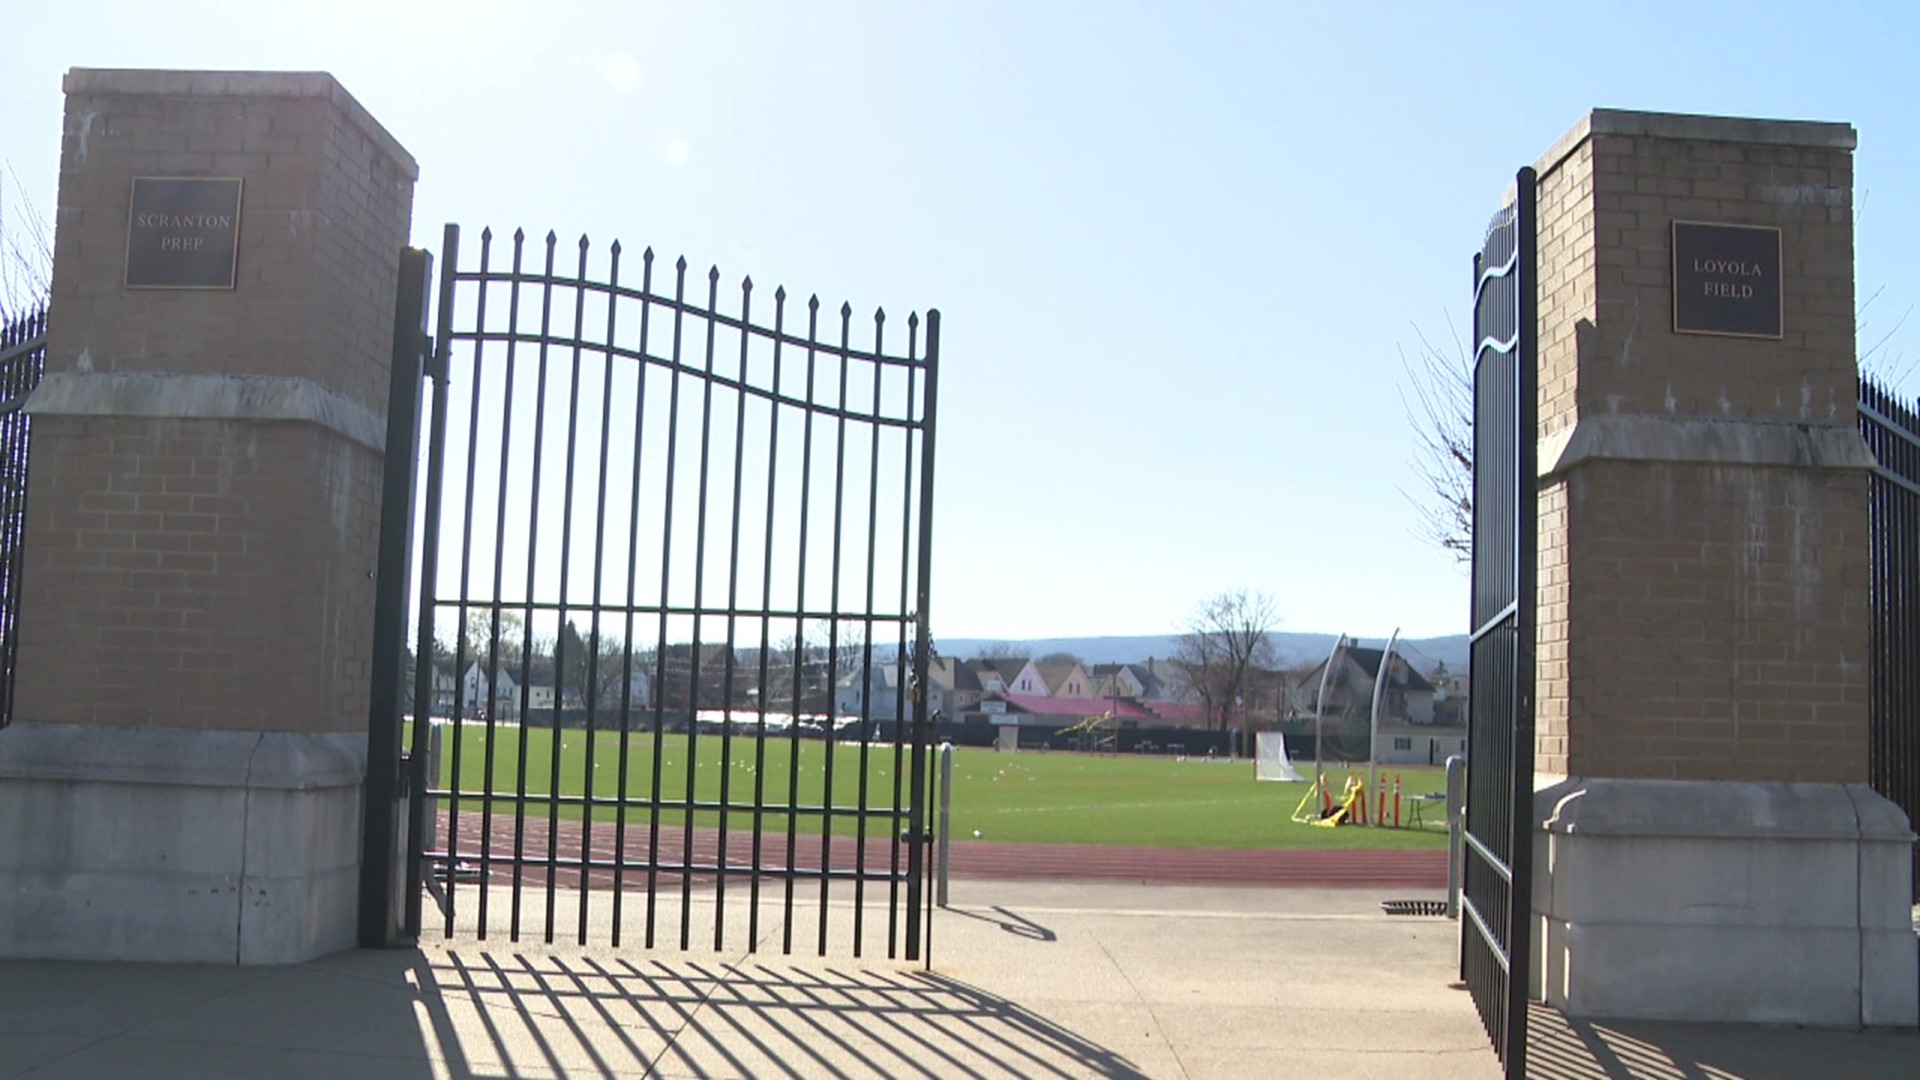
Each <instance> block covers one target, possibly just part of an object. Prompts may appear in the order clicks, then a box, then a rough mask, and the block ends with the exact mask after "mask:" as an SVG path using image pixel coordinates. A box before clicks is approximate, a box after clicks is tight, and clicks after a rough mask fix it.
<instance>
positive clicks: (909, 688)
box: [887, 311, 932, 960]
mask: <svg viewBox="0 0 1920 1080" xmlns="http://www.w3.org/2000/svg"><path fill="white" fill-rule="evenodd" d="M919 363H920V313H919V312H917V311H911V312H908V313H907V364H906V368H907V397H906V402H905V408H904V410H903V415H902V417H901V419H903V420H905V421H906V424H905V425H904V426H903V427H902V428H901V429H900V446H901V450H902V454H901V457H902V461H901V465H900V484H901V486H900V599H899V602H898V603H897V604H896V605H895V607H894V609H893V610H894V611H895V613H897V614H898V615H899V616H900V620H899V626H898V627H897V629H898V631H899V639H898V642H897V643H896V645H895V646H894V652H893V660H894V666H895V668H896V669H897V675H898V677H897V678H896V680H895V681H896V682H897V683H898V687H897V689H896V691H895V693H894V695H893V766H892V772H893V802H892V803H891V804H889V805H891V806H892V808H893V817H892V819H891V820H890V821H888V823H887V825H888V827H889V828H891V829H892V830H893V843H892V844H891V845H889V852H890V854H891V855H892V858H891V859H890V860H889V861H888V863H887V873H888V879H889V882H888V888H887V959H889V960H892V959H895V958H897V957H898V956H899V955H900V941H899V936H900V924H901V921H902V920H901V911H900V846H901V844H903V843H906V844H914V843H918V842H919V841H918V840H917V839H915V838H914V837H913V834H912V833H911V832H910V831H908V830H907V828H906V825H907V822H906V821H905V820H904V815H903V814H902V813H901V809H902V808H901V805H900V798H901V796H902V795H904V794H905V793H906V792H907V791H908V790H909V788H908V785H907V782H906V777H904V776H902V775H901V772H902V769H903V768H904V766H905V765H906V759H905V757H904V755H905V753H906V747H907V742H908V739H909V733H910V730H911V729H910V728H909V727H908V725H907V710H908V709H910V708H911V707H912V699H913V697H914V696H916V695H920V694H931V693H932V690H931V687H930V684H927V683H921V682H918V681H916V678H915V677H914V676H913V675H912V673H911V669H910V668H909V666H908V665H909V664H910V663H911V661H910V660H909V659H908V654H907V641H908V636H907V617H906V615H907V611H908V610H909V609H908V606H907V605H909V604H911V603H912V602H913V597H912V596H911V595H910V594H909V593H908V591H907V590H908V587H909V585H910V584H911V583H912V578H913V464H914V450H913V429H914V424H915V417H914V413H915V409H914V393H915V392H916V391H917V390H919V388H920V385H919V379H918V375H919Z"/></svg>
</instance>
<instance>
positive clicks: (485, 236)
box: [448, 229, 520, 941]
mask: <svg viewBox="0 0 1920 1080" xmlns="http://www.w3.org/2000/svg"><path fill="white" fill-rule="evenodd" d="M492 252H493V230H492V229H486V230H483V231H482V232H481V233H480V291H481V293H482V295H484V294H486V293H487V292H490V291H492V284H493V278H492V277H491V276H489V274H488V264H489V260H490V259H491V257H492ZM480 329H482V330H484V329H485V327H484V326H481V327H480ZM519 340H520V237H519V234H517V233H516V234H515V235H514V241H513V272H512V274H511V275H510V276H509V277H508V278H507V355H506V364H505V369H504V371H503V373H502V376H501V381H500V478H499V486H498V487H497V488H495V489H494V523H493V592H492V593H491V594H490V595H489V596H488V611H487V667H486V670H485V671H484V672H482V673H481V678H483V679H485V680H486V687H487V690H486V693H487V704H486V711H487V722H486V729H485V733H484V734H483V735H482V739H483V740H484V741H483V742H482V743H481V745H482V746H483V747H484V748H485V749H484V750H483V752H482V753H481V755H480V756H481V759H482V763H481V767H480V771H481V772H482V773H484V774H485V781H484V782H485V784H486V789H487V799H486V801H485V802H484V803H482V804H481V805H480V911H479V914H478V916H477V917H476V921H477V922H478V935H477V936H478V937H479V939H480V940H481V941H485V940H487V917H488V907H489V901H490V900H491V899H492V896H493V805H494V803H495V802H497V801H498V798H497V797H498V796H500V795H503V794H504V791H503V790H502V789H501V788H500V787H499V786H498V780H499V774H498V773H497V772H496V766H497V765H498V764H499V744H500V738H501V736H500V616H501V614H502V611H501V606H500V602H501V600H502V598H503V597H504V595H505V589H506V569H507V551H506V547H505V544H504V538H505V536H506V535H507V467H508V464H509V461H510V458H511V454H512V450H513V368H514V359H515V357H516V355H517V352H518V350H517V348H516V346H517V345H518V343H519ZM479 350H480V345H479V343H477V342H476V343H475V344H474V353H475V356H478V355H479ZM476 366H477V365H476ZM474 381H475V382H476V383H478V382H479V373H478V372H477V371H476V372H475V375H474ZM519 854H520V853H519V851H518V850H517V849H516V850H515V851H514V852H513V855H512V857H514V858H518V857H519ZM448 933H449V934H451V933H452V926H451V925H449V926H448Z"/></svg>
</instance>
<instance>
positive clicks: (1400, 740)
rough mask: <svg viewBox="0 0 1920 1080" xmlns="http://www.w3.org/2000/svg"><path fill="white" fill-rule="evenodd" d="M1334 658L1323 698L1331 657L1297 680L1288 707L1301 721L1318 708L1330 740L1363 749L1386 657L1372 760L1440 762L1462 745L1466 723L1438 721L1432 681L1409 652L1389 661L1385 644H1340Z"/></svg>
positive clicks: (1295, 719)
mask: <svg viewBox="0 0 1920 1080" xmlns="http://www.w3.org/2000/svg"><path fill="white" fill-rule="evenodd" d="M1331 659H1332V663H1333V667H1332V669H1331V670H1330V671H1328V674H1327V678H1326V683H1325V685H1326V696H1325V699H1324V701H1322V700H1320V687H1321V673H1322V671H1323V670H1327V663H1328V662H1327V661H1321V662H1320V663H1319V664H1316V665H1314V666H1313V667H1312V668H1309V669H1308V670H1307V671H1306V672H1305V673H1303V674H1302V675H1300V676H1299V677H1298V679H1297V680H1295V682H1294V686H1293V694H1292V696H1291V708H1290V712H1291V713H1292V719H1293V723H1294V724H1295V725H1296V726H1297V727H1301V728H1306V729H1310V728H1311V726H1312V724H1313V723H1314V718H1315V715H1316V710H1317V711H1318V715H1319V717H1320V723H1321V725H1322V730H1323V732H1324V734H1325V735H1326V737H1327V738H1328V740H1329V742H1330V743H1334V742H1339V743H1345V744H1347V746H1348V747H1349V748H1350V749H1353V750H1355V751H1357V752H1358V753H1360V754H1365V753H1366V750H1367V739H1368V736H1369V735H1370V734H1371V731H1372V728H1371V725H1372V722H1373V713H1372V709H1373V693H1374V683H1375V680H1376V679H1377V678H1378V677H1379V675H1380V671H1381V667H1382V664H1383V663H1384V664H1385V667H1386V672H1387V682H1386V685H1385V687H1384V690H1383V694H1382V697H1381V701H1380V726H1379V736H1380V745H1379V747H1378V748H1377V749H1376V752H1375V754H1374V760H1376V761H1379V762H1382V763H1384V764H1400V765H1416V764H1418V765H1425V764H1436V763H1438V762H1441V761H1445V760H1446V757H1447V755H1449V754H1453V753H1458V752H1460V751H1461V750H1462V749H1463V748H1464V745H1463V744H1464V740H1465V738H1466V729H1465V728H1464V727H1456V726H1454V725H1442V724H1436V723H1435V722H1434V719H1435V717H1434V702H1433V699H1434V687H1433V684H1432V683H1430V682H1428V681H1427V679H1426V677H1425V676H1423V675H1421V674H1420V673H1419V672H1418V671H1416V670H1414V667H1413V665H1412V664H1411V663H1409V662H1408V661H1407V659H1406V657H1404V656H1402V655H1400V654H1399V653H1397V652H1396V653H1395V654H1393V656H1392V658H1391V660H1390V661H1389V660H1388V659H1387V656H1386V653H1385V650H1382V649H1366V648H1360V647H1358V646H1354V647H1349V648H1345V649H1341V650H1339V651H1338V652H1337V653H1335V654H1334V656H1333V657H1332V658H1331Z"/></svg>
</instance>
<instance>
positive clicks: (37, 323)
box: [0, 307, 47, 727]
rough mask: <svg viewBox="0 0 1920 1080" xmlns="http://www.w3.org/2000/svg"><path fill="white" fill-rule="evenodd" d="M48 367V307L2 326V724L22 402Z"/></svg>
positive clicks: (23, 433)
mask: <svg viewBox="0 0 1920 1080" xmlns="http://www.w3.org/2000/svg"><path fill="white" fill-rule="evenodd" d="M46 370H47V310H46V308H44V307H42V308H41V309H40V310H38V311H33V312H29V313H27V314H26V315H25V316H22V317H21V318H18V319H15V320H14V321H12V322H9V323H6V324H4V325H0V727H6V726H7V725H8V724H10V723H12V722H13V684H14V673H15V665H16V661H17V659H18V657H19V655H20V635H19V622H20V571H21V567H22V566H23V565H24V562H23V559H22V555H23V554H24V552H23V545H22V541H23V539H24V537H25V532H26V525H27V452H28V450H29V449H30V447H31V444H32V437H33V420H32V418H31V417H29V416H28V415H27V413H26V410H25V409H24V408H23V407H22V406H24V405H25V404H26V401H27V395H28V394H30V393H32V392H33V388H34V387H36V386H38V385H40V376H41V375H42V374H44V373H45V372H46Z"/></svg>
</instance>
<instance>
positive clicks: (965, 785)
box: [440, 723, 1446, 849]
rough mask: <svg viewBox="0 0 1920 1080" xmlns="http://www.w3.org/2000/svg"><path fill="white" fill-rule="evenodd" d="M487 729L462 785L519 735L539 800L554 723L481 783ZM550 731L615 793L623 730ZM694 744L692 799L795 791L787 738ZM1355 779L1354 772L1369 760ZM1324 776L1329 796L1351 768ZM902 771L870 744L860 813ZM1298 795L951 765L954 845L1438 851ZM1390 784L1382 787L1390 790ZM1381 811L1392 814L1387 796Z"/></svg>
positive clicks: (839, 798)
mask: <svg viewBox="0 0 1920 1080" xmlns="http://www.w3.org/2000/svg"><path fill="white" fill-rule="evenodd" d="M484 735H485V728H484V727H483V726H481V725H478V724H472V723H470V724H467V725H465V726H464V729H463V733H462V742H461V745H460V748H459V759H460V760H459V768H460V784H459V787H460V790H461V791H463V792H479V791H481V790H484V789H486V788H488V787H491V789H492V790H493V791H496V792H512V791H516V790H519V785H520V783H521V780H520V777H519V768H518V767H519V762H520V760H521V756H522V751H521V739H522V736H523V735H524V737H525V750H524V757H525V761H526V777H525V781H524V782H525V790H526V791H527V792H528V793H529V795H533V796H544V795H546V794H547V793H548V792H549V790H551V787H552V778H553V765H554V757H553V744H554V732H553V731H552V730H551V729H547V728H528V729H521V728H516V727H511V726H501V727H500V728H499V729H498V731H497V735H496V742H495V747H494V761H493V780H492V783H491V784H488V783H486V782H485V781H484V777H485V775H486V757H485V741H484ZM560 735H561V738H560V743H561V746H560V761H559V765H560V784H559V790H560V791H561V792H562V793H563V794H565V795H573V796H577V795H581V794H584V793H586V791H587V788H588V785H589V784H591V786H592V794H593V795H594V796H595V797H597V798H614V797H616V796H617V794H618V792H619V790H620V766H621V755H620V740H619V735H618V734H617V733H609V732H605V731H601V732H597V733H595V735H594V737H593V739H592V743H593V757H592V761H591V762H589V761H588V757H587V744H588V738H587V733H586V732H585V731H581V730H567V731H563V732H561V733H560ZM660 745H661V748H662V753H661V755H660V786H659V790H660V794H661V797H662V798H663V799H665V800H668V801H674V800H681V799H684V798H685V797H686V790H687V774H688V769H687V763H688V745H689V740H688V738H687V737H686V736H684V735H667V736H664V737H663V738H662V739H661V743H660ZM697 746H698V758H697V759H696V760H695V761H694V763H693V770H692V772H693V790H694V798H695V800H696V801H699V802H713V801H718V800H719V799H720V797H721V783H722V779H723V777H724V778H725V779H726V782H727V783H728V784H729V786H730V790H729V792H728V798H729V801H731V802H733V803H735V804H738V803H743V802H751V801H752V800H753V798H754V791H755V784H756V782H758V783H759V784H760V785H761V789H762V790H761V798H762V799H764V800H765V801H766V802H769V803H784V802H785V801H787V799H788V798H789V794H790V792H791V791H792V790H794V789H793V785H791V784H790V776H791V774H790V772H789V768H790V763H791V761H792V758H791V744H789V743H788V742H787V740H785V739H777V740H776V739H769V740H768V742H767V745H766V751H765V757H764V759H763V760H756V752H755V743H754V741H753V740H752V739H751V738H745V737H740V736H736V737H735V738H734V739H733V744H732V747H731V753H730V755H728V756H730V757H731V759H732V763H731V767H724V762H725V757H723V754H722V743H721V738H720V736H719V735H717V734H702V735H700V736H699V738H698V741H697ZM828 752H829V748H828V744H826V743H825V742H822V741H819V740H803V741H801V742H800V743H799V772H798V779H799V783H798V793H799V801H800V802H801V803H803V804H809V805H821V804H823V803H824V802H826V801H827V799H826V797H827V790H828V789H827V783H828V763H829V762H828ZM832 755H833V757H832V762H831V764H832V800H831V801H832V805H834V806H836V807H843V808H849V809H850V808H853V807H856V806H858V805H859V804H860V767H861V765H860V747H859V746H858V745H857V744H856V745H847V744H840V745H837V746H834V747H833V748H832ZM590 765H591V767H589V766H590ZM626 766H627V787H626V790H627V792H628V795H629V797H630V798H645V797H646V796H647V795H648V794H649V793H650V792H651V791H652V790H653V786H652V785H653V769H654V741H653V737H652V736H651V735H650V734H649V735H641V734H637V733H636V734H634V735H632V736H630V738H629V740H628V747H627V756H626ZM453 767H454V746H453V742H452V738H451V735H449V737H448V738H447V740H446V742H445V744H444V746H443V749H442V756H441V770H440V773H441V775H440V785H441V786H445V785H446V784H447V783H448V781H449V780H450V779H451V778H452V770H453ZM1312 767H1313V766H1312V762H1305V763H1296V768H1300V769H1301V771H1302V772H1303V773H1307V774H1311V772H1312ZM1355 771H1356V772H1358V773H1359V774H1360V775H1362V776H1364V774H1365V766H1364V765H1362V766H1360V767H1358V768H1357V769H1356V770H1355ZM1328 772H1329V776H1330V780H1331V784H1332V786H1333V788H1334V790H1335V792H1336V793H1337V792H1338V791H1339V788H1340V785H1341V783H1342V782H1343V781H1344V780H1345V778H1346V775H1347V767H1346V766H1339V767H1336V768H1331V769H1329V770H1328ZM898 773H899V766H897V765H896V762H895V756H894V750H893V747H892V746H889V745H885V744H879V743H876V744H874V745H873V746H872V747H871V748H870V750H869V751H868V759H867V778H868V779H867V782H868V791H867V798H866V804H867V805H868V806H869V807H875V808H880V807H888V806H891V805H893V799H894V785H895V783H896V780H897V779H900V780H901V781H902V789H903V790H904V789H905V784H904V778H900V777H899V776H898ZM1396 774H1397V775H1398V776H1399V777H1400V779H1401V781H1402V786H1401V791H1402V797H1403V799H1404V798H1405V797H1407V796H1411V795H1415V794H1424V793H1429V792H1435V791H1439V790H1442V789H1443V788H1444V785H1445V777H1444V775H1443V773H1442V772H1441V770H1439V769H1433V768H1418V769H1415V768H1393V767H1387V766H1383V767H1382V768H1381V777H1382V779H1383V781H1385V782H1386V783H1387V784H1388V785H1391V782H1392V777H1393V776H1395V775H1396ZM1308 787H1309V785H1308V784H1292V783H1261V782H1258V781H1256V780H1255V779H1254V766H1253V764H1252V762H1248V761H1236V762H1228V761H1209V760H1204V759H1189V760H1184V761H1182V760H1176V759H1173V758H1167V757H1151V756H1142V755H1115V756H1102V755H1093V754H1074V753H1061V752H1048V753H1036V752H1027V753H1020V754H1002V753H998V752H996V751H994V750H991V749H986V748H974V747H962V748H960V749H959V750H957V751H956V755H955V760H954V779H953V836H954V839H955V841H956V842H966V841H969V840H971V839H973V838H974V832H975V830H978V832H979V834H980V837H979V838H980V839H983V840H992V841H1001V842H1009V841H1010V842H1017V843H1050V844H1120V845H1129V844H1130V845H1142V846H1150V847H1181V848H1321V849H1389V848H1391V849H1399V848H1438V847H1442V846H1444V845H1445V842H1446V834H1445V829H1444V823H1443V820H1442V815H1441V814H1440V813H1439V812H1438V809H1437V808H1433V809H1430V810H1429V811H1428V812H1427V814H1426V818H1427V822H1426V827H1425V828H1423V829H1412V828H1407V829H1390V828H1388V829H1374V828H1350V827H1347V828H1337V829H1332V828H1322V827H1318V826H1312V825H1305V824H1300V823H1296V822H1295V821H1293V820H1292V814H1293V810H1294V808H1295V806H1296V805H1298V803H1299V802H1300V799H1301V796H1302V795H1304V794H1305V793H1306V790H1307V788H1308ZM1388 790H1389V792H1391V787H1390V786H1389V789H1388ZM469 805H471V804H469ZM529 812H530V813H536V814H537V813H542V812H544V808H540V807H538V806H537V805H535V806H530V807H529ZM582 812H583V811H582V808H581V807H578V806H573V807H562V808H561V813H562V815H563V816H566V817H574V818H577V817H579V816H580V814H581V813H582ZM615 813H616V812H615V810H614V809H613V808H611V807H598V808H596V809H595V812H594V817H595V820H600V821H612V820H614V818H615ZM1388 813H1389V816H1390V815H1391V813H1392V810H1391V795H1389V810H1388ZM1403 816H1405V815H1404V813H1403ZM645 820H646V817H645V811H644V810H641V809H629V810H628V812H627V821H628V822H630V823H644V822H645ZM683 820H684V817H683V814H682V812H681V811H678V810H673V809H669V810H667V811H666V812H665V813H664V814H663V816H662V821H663V822H665V823H668V824H677V823H679V822H681V821H683ZM735 820H736V822H737V821H738V818H737V817H736V819H735ZM717 821H718V814H717V813H714V812H701V813H698V814H696V816H695V822H696V824H702V825H712V824H715V823H717ZM799 827H800V829H801V830H802V831H808V830H809V829H813V830H817V819H812V820H809V816H807V815H803V816H802V817H801V818H800V821H799Z"/></svg>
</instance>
